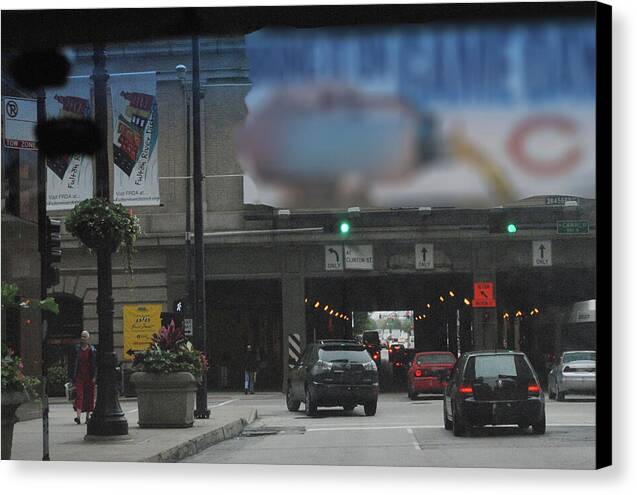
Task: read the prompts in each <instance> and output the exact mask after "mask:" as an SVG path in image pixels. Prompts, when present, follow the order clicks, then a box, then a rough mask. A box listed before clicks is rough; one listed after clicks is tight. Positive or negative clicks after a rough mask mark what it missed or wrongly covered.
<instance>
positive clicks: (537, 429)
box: [532, 415, 546, 435]
mask: <svg viewBox="0 0 637 495" xmlns="http://www.w3.org/2000/svg"><path fill="white" fill-rule="evenodd" d="M532 429H533V434H534V435H544V433H545V432H546V415H544V416H542V420H541V421H540V422H539V423H536V424H534V425H533V426H532Z"/></svg>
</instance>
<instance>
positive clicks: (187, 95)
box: [175, 64, 194, 318]
mask: <svg viewBox="0 0 637 495" xmlns="http://www.w3.org/2000/svg"><path fill="white" fill-rule="evenodd" d="M175 70H176V71H177V78H178V79H179V80H180V81H181V85H182V89H183V90H184V103H185V106H186V253H185V254H186V296H187V301H188V306H187V307H188V310H187V313H186V318H192V313H193V310H194V290H193V285H192V271H193V270H192V239H191V235H190V234H191V229H192V219H191V212H192V201H191V193H190V189H191V182H192V166H191V163H190V141H191V139H190V105H191V98H192V88H189V85H188V82H187V81H186V70H187V69H186V66H185V65H182V64H179V65H177V67H175ZM191 84H192V82H191Z"/></svg>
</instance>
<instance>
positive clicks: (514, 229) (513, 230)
mask: <svg viewBox="0 0 637 495" xmlns="http://www.w3.org/2000/svg"><path fill="white" fill-rule="evenodd" d="M517 231H518V228H517V227H516V226H515V224H513V223H510V224H509V225H507V232H508V233H509V234H515V233H516V232H517Z"/></svg>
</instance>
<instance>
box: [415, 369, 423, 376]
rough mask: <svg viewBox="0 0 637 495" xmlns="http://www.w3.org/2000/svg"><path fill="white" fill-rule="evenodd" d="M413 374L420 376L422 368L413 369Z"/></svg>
mask: <svg viewBox="0 0 637 495" xmlns="http://www.w3.org/2000/svg"><path fill="white" fill-rule="evenodd" d="M414 376H422V370H416V371H414Z"/></svg>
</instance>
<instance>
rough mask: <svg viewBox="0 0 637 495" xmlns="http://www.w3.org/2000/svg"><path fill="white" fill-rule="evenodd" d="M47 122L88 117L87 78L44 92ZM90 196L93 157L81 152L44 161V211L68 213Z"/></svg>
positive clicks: (89, 110)
mask: <svg viewBox="0 0 637 495" xmlns="http://www.w3.org/2000/svg"><path fill="white" fill-rule="evenodd" d="M46 114H47V118H49V119H62V118H74V119H87V118H90V117H91V88H90V84H89V78H88V76H84V77H72V78H69V82H68V84H66V86H64V87H62V88H54V89H51V90H48V91H47V92H46ZM92 197H93V157H92V156H91V155H83V154H81V153H73V154H67V155H62V156H59V157H55V158H48V157H47V159H46V209H47V210H48V211H54V210H68V209H71V208H73V207H74V206H75V205H76V204H78V203H79V202H80V201H83V200H85V199H88V198H92Z"/></svg>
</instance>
